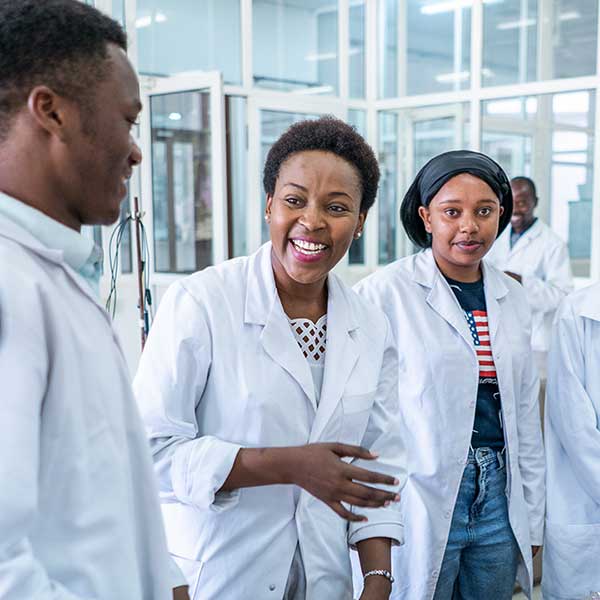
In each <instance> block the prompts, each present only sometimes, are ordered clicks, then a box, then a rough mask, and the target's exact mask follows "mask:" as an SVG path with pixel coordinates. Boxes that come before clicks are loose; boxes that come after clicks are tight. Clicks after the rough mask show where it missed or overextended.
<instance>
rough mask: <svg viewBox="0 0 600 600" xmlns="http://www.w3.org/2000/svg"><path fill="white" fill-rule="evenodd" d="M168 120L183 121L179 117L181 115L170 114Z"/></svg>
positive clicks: (176, 113)
mask: <svg viewBox="0 0 600 600" xmlns="http://www.w3.org/2000/svg"><path fill="white" fill-rule="evenodd" d="M169 119H171V121H181V119H183V117H182V116H181V113H178V112H172V113H171V114H170V115H169Z"/></svg>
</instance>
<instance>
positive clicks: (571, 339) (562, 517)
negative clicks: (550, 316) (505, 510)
mask: <svg viewBox="0 0 600 600" xmlns="http://www.w3.org/2000/svg"><path fill="white" fill-rule="evenodd" d="M548 365H549V369H548V388H547V395H546V413H545V418H546V427H545V442H546V460H547V462H548V467H547V468H548V472H547V476H546V478H547V486H548V499H547V515H546V543H545V546H544V569H543V580H542V588H543V594H544V598H545V599H546V600H581V599H582V598H584V597H585V596H587V595H588V594H589V593H590V592H600V377H599V376H598V374H599V369H600V285H598V284H596V285H594V286H592V287H589V288H585V289H583V290H580V291H578V292H576V293H574V294H572V295H571V296H569V297H568V298H567V299H566V300H565V301H564V302H563V304H562V305H561V308H560V309H559V311H558V314H557V318H556V322H555V329H554V336H553V340H552V346H551V349H550V354H549V357H548Z"/></svg>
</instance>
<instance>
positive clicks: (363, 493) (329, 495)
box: [286, 443, 400, 521]
mask: <svg viewBox="0 0 600 600" xmlns="http://www.w3.org/2000/svg"><path fill="white" fill-rule="evenodd" d="M286 450H288V451H289V458H288V461H287V462H288V465H289V468H290V471H289V481H290V483H295V484H296V485H298V486H300V487H301V488H303V489H305V490H306V491H307V492H309V493H310V494H312V495H313V496H315V497H316V498H318V499H319V500H322V501H323V502H324V503H325V504H327V506H329V507H330V508H331V509H332V510H333V511H335V512H336V513H337V514H338V515H339V516H340V517H342V518H343V519H346V520H348V521H366V520H367V519H366V517H364V516H363V515H358V514H354V513H351V512H350V511H349V510H347V509H346V508H345V507H344V506H343V505H342V502H346V503H347V504H352V505H353V506H364V507H369V508H378V507H381V506H387V505H389V504H390V503H391V502H398V501H399V500H400V496H399V494H397V493H396V492H388V491H385V490H380V489H377V488H373V487H370V486H368V485H364V484H363V483H358V482H364V483H369V484H383V485H398V481H397V480H396V479H394V478H393V477H390V476H389V475H384V474H381V473H376V472H374V471H368V470H366V469H361V468H360V467H355V466H353V465H349V464H347V463H345V462H344V461H342V460H341V459H342V457H344V456H351V457H353V458H362V459H364V460H374V459H376V458H377V455H376V454H371V452H369V450H366V449H365V448H361V447H359V446H350V445H348V444H336V443H329V444H328V443H326V444H308V445H307V446H299V447H295V448H288V449H286Z"/></svg>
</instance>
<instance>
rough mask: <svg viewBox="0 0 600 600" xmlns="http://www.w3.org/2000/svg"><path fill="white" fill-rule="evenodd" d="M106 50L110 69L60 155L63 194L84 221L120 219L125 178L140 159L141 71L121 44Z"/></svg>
mask: <svg viewBox="0 0 600 600" xmlns="http://www.w3.org/2000/svg"><path fill="white" fill-rule="evenodd" d="M108 56H109V58H108V74H107V76H106V77H105V78H104V79H103V80H101V81H100V82H99V83H98V85H97V88H96V89H95V90H94V93H93V98H92V100H91V102H90V106H86V105H85V104H84V105H82V106H81V107H79V108H78V109H77V110H78V112H79V117H78V119H77V120H78V121H79V122H78V123H75V125H74V126H73V128H72V130H71V133H70V136H69V140H68V142H69V143H68V144H65V145H64V151H63V152H62V155H61V156H60V158H59V162H60V163H62V165H61V167H62V172H63V173H65V177H64V179H63V188H64V189H63V194H64V197H65V198H66V200H67V201H68V202H69V204H70V207H69V209H70V212H71V213H72V214H74V216H75V217H76V219H77V220H78V221H79V222H80V223H83V224H103V225H108V224H110V223H113V222H114V221H116V220H117V219H118V217H119V208H120V205H121V202H122V201H123V199H124V198H125V196H126V195H127V187H126V183H127V180H128V179H129V177H131V173H132V169H133V167H134V166H136V165H138V164H139V163H140V162H141V159H142V156H141V152H140V149H139V148H138V146H137V145H136V143H135V141H134V139H133V137H132V128H133V126H134V124H135V122H136V119H137V117H138V114H139V112H140V110H141V103H140V92H139V86H138V80H137V76H136V74H135V72H134V70H133V68H132V66H131V64H130V62H129V60H128V59H127V56H126V54H125V53H124V52H123V50H121V49H120V48H118V47H117V46H115V45H114V44H109V46H108Z"/></svg>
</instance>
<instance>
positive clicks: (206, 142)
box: [150, 91, 212, 273]
mask: <svg viewBox="0 0 600 600" xmlns="http://www.w3.org/2000/svg"><path fill="white" fill-rule="evenodd" d="M150 111H151V122H152V179H153V182H152V183H153V187H152V195H153V212H154V255H155V257H156V270H157V271H161V272H171V273H191V272H193V271H196V270H198V269H202V268H203V267H206V266H208V265H210V264H211V263H212V188H211V153H210V150H211V133H210V94H209V93H208V92H202V91H194V92H180V93H174V94H165V95H161V96H153V97H152V98H151V101H150Z"/></svg>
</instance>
